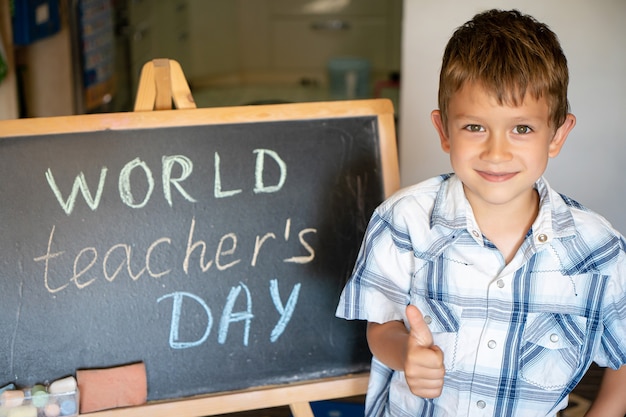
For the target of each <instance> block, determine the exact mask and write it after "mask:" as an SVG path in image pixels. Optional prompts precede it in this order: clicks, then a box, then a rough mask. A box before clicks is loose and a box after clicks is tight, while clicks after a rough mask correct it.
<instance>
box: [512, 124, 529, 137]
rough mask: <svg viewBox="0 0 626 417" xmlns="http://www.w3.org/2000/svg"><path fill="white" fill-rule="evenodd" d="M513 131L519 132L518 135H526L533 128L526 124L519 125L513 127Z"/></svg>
mask: <svg viewBox="0 0 626 417" xmlns="http://www.w3.org/2000/svg"><path fill="white" fill-rule="evenodd" d="M513 132H514V133H517V134H518V135H525V134H527V133H530V132H532V129H531V128H530V127H529V126H526V125H518V126H515V127H514V128H513Z"/></svg>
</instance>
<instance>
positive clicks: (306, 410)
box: [289, 402, 315, 417]
mask: <svg viewBox="0 0 626 417" xmlns="http://www.w3.org/2000/svg"><path fill="white" fill-rule="evenodd" d="M289 409H290V410H291V414H293V417H315V416H314V415H313V410H311V404H309V403H308V402H299V403H293V404H289Z"/></svg>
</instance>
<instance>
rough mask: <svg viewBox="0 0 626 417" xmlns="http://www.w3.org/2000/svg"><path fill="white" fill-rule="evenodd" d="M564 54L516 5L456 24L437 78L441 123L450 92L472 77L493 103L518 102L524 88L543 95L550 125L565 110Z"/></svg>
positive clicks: (566, 77)
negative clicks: (462, 23)
mask: <svg viewBox="0 0 626 417" xmlns="http://www.w3.org/2000/svg"><path fill="white" fill-rule="evenodd" d="M568 82H569V74H568V69H567V59H566V58H565V55H564V54H563V50H562V49H561V46H560V43H559V40H558V38H557V36H556V35H555V34H554V32H552V31H551V30H550V28H548V26H547V25H545V24H543V23H540V22H538V21H537V20H535V19H534V18H533V17H531V16H528V15H524V14H522V13H521V12H519V11H518V10H510V11H503V10H495V9H494V10H489V11H486V12H483V13H479V14H477V15H476V16H474V17H473V18H472V20H470V21H469V22H467V23H465V24H464V25H463V26H461V27H459V28H458V29H457V30H456V31H455V32H454V34H453V35H452V38H451V39H450V40H449V41H448V45H447V46H446V49H445V52H444V56H443V62H442V66H441V74H440V78H439V109H440V111H441V117H442V120H443V123H444V126H445V125H446V123H447V110H448V109H447V107H448V102H449V100H450V98H451V97H452V95H453V94H454V93H456V92H457V91H458V90H460V89H461V88H462V87H463V86H464V85H466V84H468V83H478V84H480V85H481V86H483V87H484V88H485V89H486V90H487V91H488V92H490V93H491V94H493V95H494V97H496V99H497V100H498V103H500V104H503V103H506V104H509V105H514V106H517V105H520V104H521V103H522V101H523V99H524V97H525V95H526V94H527V93H528V94H530V95H531V96H532V97H533V98H535V99H540V98H541V97H545V99H546V101H547V103H548V106H549V108H550V117H549V123H550V125H551V126H552V127H554V129H556V128H558V127H559V126H561V124H563V122H564V121H565V117H566V115H567V113H568V112H569V104H568V101H567V85H568Z"/></svg>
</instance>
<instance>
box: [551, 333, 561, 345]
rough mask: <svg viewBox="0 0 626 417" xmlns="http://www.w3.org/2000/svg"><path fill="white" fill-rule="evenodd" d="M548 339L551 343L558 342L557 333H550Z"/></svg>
mask: <svg viewBox="0 0 626 417" xmlns="http://www.w3.org/2000/svg"><path fill="white" fill-rule="evenodd" d="M550 341H551V342H552V343H556V342H558V341H559V335H558V334H556V333H552V334H551V335H550Z"/></svg>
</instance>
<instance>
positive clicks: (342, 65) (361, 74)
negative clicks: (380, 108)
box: [328, 57, 371, 100]
mask: <svg viewBox="0 0 626 417" xmlns="http://www.w3.org/2000/svg"><path fill="white" fill-rule="evenodd" d="M370 71H371V65H370V62H369V61H368V60H366V59H363V58H352V57H340V58H332V59H331V60H330V61H328V80H329V86H330V96H331V98H332V99H335V100H351V99H359V98H368V97H370V96H371V94H370Z"/></svg>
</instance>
